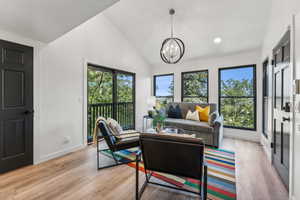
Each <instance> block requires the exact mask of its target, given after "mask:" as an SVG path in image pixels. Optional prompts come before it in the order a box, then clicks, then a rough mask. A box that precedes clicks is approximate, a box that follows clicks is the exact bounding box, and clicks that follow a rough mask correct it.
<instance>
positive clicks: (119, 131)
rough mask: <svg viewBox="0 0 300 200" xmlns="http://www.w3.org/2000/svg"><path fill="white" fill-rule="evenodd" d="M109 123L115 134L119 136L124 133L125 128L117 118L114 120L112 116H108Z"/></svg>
mask: <svg viewBox="0 0 300 200" xmlns="http://www.w3.org/2000/svg"><path fill="white" fill-rule="evenodd" d="M107 124H108V126H109V128H110V129H111V131H112V134H114V135H115V136H119V135H121V134H122V132H123V129H122V127H121V126H120V124H119V123H118V122H117V121H116V120H114V119H112V118H108V119H107Z"/></svg>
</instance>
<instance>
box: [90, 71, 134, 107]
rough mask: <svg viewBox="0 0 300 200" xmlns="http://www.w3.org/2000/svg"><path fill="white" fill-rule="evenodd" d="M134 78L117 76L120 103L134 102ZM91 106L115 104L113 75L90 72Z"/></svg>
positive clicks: (123, 75) (124, 75)
mask: <svg viewBox="0 0 300 200" xmlns="http://www.w3.org/2000/svg"><path fill="white" fill-rule="evenodd" d="M132 94H133V78H132V76H130V75H126V74H117V99H118V102H133V99H132V98H133V95H132ZM88 101H89V104H96V103H112V102H113V75H112V73H110V72H103V71H96V70H90V69H89V70H88Z"/></svg>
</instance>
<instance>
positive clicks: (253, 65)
mask: <svg viewBox="0 0 300 200" xmlns="http://www.w3.org/2000/svg"><path fill="white" fill-rule="evenodd" d="M249 67H253V95H254V96H226V97H221V71H222V70H230V69H240V68H249ZM256 78H257V73H256V64H249V65H240V66H233V67H223V68H219V69H218V85H219V88H218V103H219V106H218V109H219V113H220V114H222V113H221V99H222V98H250V99H253V101H254V105H253V106H254V108H253V109H254V124H253V125H254V126H253V128H247V127H236V126H226V125H225V124H224V128H232V129H239V130H248V131H257V83H256Z"/></svg>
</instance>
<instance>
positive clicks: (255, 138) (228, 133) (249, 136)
mask: <svg viewBox="0 0 300 200" xmlns="http://www.w3.org/2000/svg"><path fill="white" fill-rule="evenodd" d="M224 137H228V138H234V139H240V140H247V141H252V142H260V135H259V134H258V133H257V132H252V131H247V130H238V129H229V128H224Z"/></svg>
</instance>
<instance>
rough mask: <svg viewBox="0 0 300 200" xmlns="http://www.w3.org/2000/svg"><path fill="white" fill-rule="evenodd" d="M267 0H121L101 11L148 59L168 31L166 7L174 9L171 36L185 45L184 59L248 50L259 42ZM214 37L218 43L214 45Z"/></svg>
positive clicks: (156, 60) (151, 59)
mask: <svg viewBox="0 0 300 200" xmlns="http://www.w3.org/2000/svg"><path fill="white" fill-rule="evenodd" d="M271 1H272V0H121V1H120V2H118V3H116V4H114V5H113V6H112V7H110V8H109V9H107V10H105V11H104V14H105V16H106V17H107V18H108V19H109V20H110V21H111V22H112V23H113V24H114V25H116V26H117V27H118V28H119V30H120V31H121V32H122V33H123V34H124V35H125V36H126V37H127V39H128V40H129V41H130V42H131V43H132V44H133V45H134V46H135V47H136V48H137V50H138V51H139V52H140V53H141V54H142V55H143V57H144V58H145V59H146V60H147V61H148V62H149V63H150V64H158V63H161V62H162V61H161V59H160V56H159V50H160V47H161V43H162V41H163V40H164V39H165V38H166V37H169V35H170V16H169V14H168V10H169V8H175V10H176V14H175V20H174V21H175V23H174V26H175V27H174V29H175V36H177V37H179V38H181V39H182V40H183V41H184V43H185V45H186V54H185V56H184V59H185V60H187V59H195V58H199V57H204V56H213V55H224V54H230V53H235V52H240V51H246V50H252V49H255V48H259V47H260V46H261V45H262V42H263V38H264V34H265V30H266V26H267V22H268V18H269V7H270V5H271ZM215 37H221V38H222V39H223V42H222V43H221V44H219V45H215V44H214V43H213V40H214V38H215Z"/></svg>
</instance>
